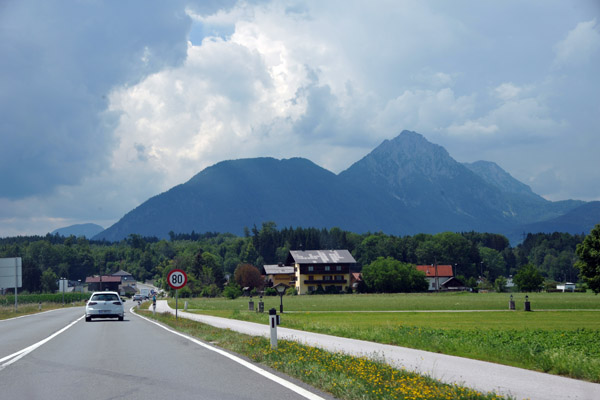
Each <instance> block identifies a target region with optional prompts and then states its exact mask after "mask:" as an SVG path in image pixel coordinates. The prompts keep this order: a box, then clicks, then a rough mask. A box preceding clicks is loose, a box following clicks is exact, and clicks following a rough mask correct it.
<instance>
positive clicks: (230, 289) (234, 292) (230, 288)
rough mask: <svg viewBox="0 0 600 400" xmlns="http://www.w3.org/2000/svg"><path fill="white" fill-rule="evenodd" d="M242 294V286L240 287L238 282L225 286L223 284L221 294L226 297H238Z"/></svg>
mask: <svg viewBox="0 0 600 400" xmlns="http://www.w3.org/2000/svg"><path fill="white" fill-rule="evenodd" d="M241 295H242V288H240V285H238V284H235V283H233V284H229V285H227V286H225V289H223V296H225V297H227V298H228V299H231V300H233V299H237V298H238V297H240V296H241Z"/></svg>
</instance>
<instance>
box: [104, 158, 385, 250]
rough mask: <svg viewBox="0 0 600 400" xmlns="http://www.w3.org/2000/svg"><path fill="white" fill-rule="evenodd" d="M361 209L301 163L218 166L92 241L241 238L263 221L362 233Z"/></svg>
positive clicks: (348, 192)
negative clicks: (134, 236) (172, 235)
mask: <svg viewBox="0 0 600 400" xmlns="http://www.w3.org/2000/svg"><path fill="white" fill-rule="evenodd" d="M373 200H374V199H373ZM366 205H367V204H366V203H363V202H362V199H361V198H356V197H355V196H354V194H353V190H352V188H351V187H349V186H346V185H344V183H343V182H342V181H341V180H339V179H338V178H337V176H336V175H335V174H333V173H332V172H330V171H327V170H326V169H324V168H321V167H319V166H318V165H316V164H314V163H313V162H311V161H309V160H306V159H302V158H292V159H286V160H276V159H274V158H255V159H242V160H233V161H223V162H220V163H218V164H215V165H213V166H211V167H208V168H206V169H205V170H203V171H202V172H200V173H199V174H197V175H195V176H194V177H193V178H191V179H190V180H189V181H188V182H186V183H184V184H182V185H179V186H176V187H174V188H172V189H171V190H169V191H167V192H165V193H162V194H160V195H158V196H155V197H153V198H151V199H149V200H148V201H146V202H145V203H143V204H142V205H140V206H139V207H137V208H135V209H134V210H132V211H130V212H129V213H127V214H126V215H125V216H124V217H123V218H122V219H121V220H120V221H119V222H117V223H116V224H115V225H113V226H111V227H110V228H108V229H107V230H105V231H104V232H102V233H101V234H99V235H97V236H96V238H99V239H100V238H103V239H108V240H120V239H122V238H124V237H126V236H128V235H129V234H130V233H138V234H141V235H144V236H157V237H161V238H164V237H168V233H169V232H170V231H173V232H176V233H187V232H191V231H193V230H195V231H196V232H211V231H217V232H231V233H234V234H242V233H243V229H244V227H252V226H253V225H254V224H256V225H257V226H260V225H261V224H262V223H263V222H265V221H276V222H277V224H278V225H279V226H319V227H321V226H338V227H340V228H343V229H348V230H362V227H363V226H364V225H365V224H368V218H369V215H370V214H369V211H368V209H367V210H365V206H366ZM349 216H353V217H350V218H349ZM373 226H374V225H373Z"/></svg>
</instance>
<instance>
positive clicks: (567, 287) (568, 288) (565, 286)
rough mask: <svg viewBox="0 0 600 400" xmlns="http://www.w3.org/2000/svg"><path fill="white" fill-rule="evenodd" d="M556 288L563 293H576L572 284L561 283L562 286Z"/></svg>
mask: <svg viewBox="0 0 600 400" xmlns="http://www.w3.org/2000/svg"><path fill="white" fill-rule="evenodd" d="M556 288H557V289H558V290H562V291H563V292H574V291H575V284H574V283H571V282H567V283H560V284H558V285H556Z"/></svg>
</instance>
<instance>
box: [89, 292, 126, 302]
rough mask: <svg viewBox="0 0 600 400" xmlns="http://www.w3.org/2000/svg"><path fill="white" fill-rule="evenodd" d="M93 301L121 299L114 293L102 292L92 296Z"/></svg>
mask: <svg viewBox="0 0 600 400" xmlns="http://www.w3.org/2000/svg"><path fill="white" fill-rule="evenodd" d="M92 300H93V301H119V300H120V299H119V296H117V295H116V294H114V293H101V294H95V295H93V296H92Z"/></svg>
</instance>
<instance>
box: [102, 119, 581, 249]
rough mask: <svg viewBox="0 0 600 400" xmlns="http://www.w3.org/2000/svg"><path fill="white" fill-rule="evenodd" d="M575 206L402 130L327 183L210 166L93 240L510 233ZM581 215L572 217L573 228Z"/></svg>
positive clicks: (292, 167)
mask: <svg viewBox="0 0 600 400" xmlns="http://www.w3.org/2000/svg"><path fill="white" fill-rule="evenodd" d="M583 205H585V204H584V202H580V201H573V200H570V201H564V202H551V201H548V200H545V199H544V198H542V197H541V196H538V195H537V194H535V193H534V192H533V191H532V190H531V189H530V188H529V187H528V186H527V185H525V184H523V183H521V182H519V181H518V180H516V179H514V178H513V177H512V176H510V174H508V173H507V172H506V171H504V170H502V169H501V168H500V167H499V166H498V165H496V164H494V163H490V162H485V161H478V162H476V163H472V164H462V163H459V162H457V161H456V160H454V159H453V158H452V157H451V156H450V155H449V154H448V152H447V151H446V150H445V149H444V148H443V147H441V146H439V145H436V144H433V143H430V142H429V141H427V140H426V139H425V138H424V137H423V136H422V135H420V134H418V133H415V132H410V131H403V132H402V133H401V134H400V135H398V136H397V137H396V138H394V139H391V140H385V141H384V142H383V143H381V145H379V146H378V147H377V148H375V149H374V150H373V151H372V152H371V153H369V154H367V155H366V156H365V157H363V158H362V159H361V160H359V161H357V162H356V163H354V164H353V165H352V166H350V167H349V168H348V169H347V170H345V171H343V172H341V173H340V174H339V175H335V174H333V173H332V172H330V171H328V170H326V169H324V168H321V167H319V166H318V165H316V164H314V163H313V162H311V161H309V160H307V159H303V158H292V159H284V160H277V159H274V158H253V159H241V160H230V161H223V162H220V163H217V164H215V165H213V166H211V167H208V168H206V169H204V170H203V171H201V172H200V173H198V174H197V175H195V176H194V177H193V178H192V179H190V180H189V181H188V182H186V183H184V184H181V185H178V186H175V187H173V188H172V189H170V190H169V191H167V192H164V193H162V194H159V195H157V196H154V197H152V198H150V199H149V200H147V201H146V202H144V203H143V204H141V205H140V206H138V207H137V208H135V209H134V210H132V211H130V212H129V213H127V214H126V215H125V216H123V218H122V219H121V220H120V221H118V222H117V223H116V224H114V225H113V226H111V227H110V228H108V229H106V230H105V231H103V232H101V233H100V234H98V235H96V236H95V237H94V238H95V239H107V240H120V239H122V238H124V237H127V236H128V235H129V234H131V233H137V234H140V235H143V236H157V237H161V238H166V237H168V234H169V232H170V231H173V232H175V233H188V232H192V231H196V232H210V231H215V232H231V233H234V234H238V235H240V234H242V233H243V230H244V228H245V227H252V226H253V225H257V226H260V225H261V224H262V223H263V222H266V221H274V222H275V223H276V224H277V225H278V226H280V227H286V226H303V227H317V228H331V227H339V228H341V229H345V230H349V231H353V232H358V233H363V232H368V231H371V232H377V231H382V232H385V233H388V234H395V235H406V234H416V233H421V232H422V233H437V232H442V231H471V230H475V231H480V232H497V233H506V234H507V233H514V232H516V231H518V230H519V229H520V228H521V227H523V226H526V225H527V224H534V223H541V222H547V223H548V224H550V225H551V224H552V221H554V219H556V218H559V217H561V216H563V215H566V214H567V213H569V212H571V211H573V212H575V209H577V208H578V207H582V206H583ZM585 212H586V210H585V209H584V210H583V211H582V212H581V215H580V214H573V216H574V217H575V218H577V219H576V220H573V224H574V225H576V226H578V224H579V223H580V222H582V223H583V222H584V221H583V219H582V218H583V214H585Z"/></svg>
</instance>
